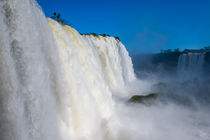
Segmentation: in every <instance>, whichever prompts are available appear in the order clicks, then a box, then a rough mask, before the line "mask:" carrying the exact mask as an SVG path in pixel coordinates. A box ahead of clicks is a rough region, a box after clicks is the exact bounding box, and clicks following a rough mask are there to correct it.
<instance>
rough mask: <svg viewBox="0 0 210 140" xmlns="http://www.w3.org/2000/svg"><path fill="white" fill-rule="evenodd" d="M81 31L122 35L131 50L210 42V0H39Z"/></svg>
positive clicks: (205, 44) (47, 13) (141, 50)
mask: <svg viewBox="0 0 210 140" xmlns="http://www.w3.org/2000/svg"><path fill="white" fill-rule="evenodd" d="M37 2H38V3H39V5H40V6H41V7H42V9H43V11H44V13H45V14H46V16H48V17H49V16H51V15H52V14H53V13H54V12H59V13H61V17H62V18H64V19H66V20H67V21H69V23H71V24H73V25H72V26H73V27H74V28H76V29H77V31H79V32H80V33H90V32H95V33H98V34H103V33H106V34H110V35H112V36H118V37H120V39H121V41H122V42H123V44H125V46H126V48H127V49H128V51H129V53H131V54H132V55H133V54H136V53H140V52H159V50H160V49H168V48H172V49H174V48H180V49H184V48H201V47H203V46H207V45H210V0H37Z"/></svg>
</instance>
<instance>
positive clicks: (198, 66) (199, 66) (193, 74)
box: [177, 53, 205, 80]
mask: <svg viewBox="0 0 210 140" xmlns="http://www.w3.org/2000/svg"><path fill="white" fill-rule="evenodd" d="M204 57H205V53H187V54H182V55H180V56H179V60H178V66H177V72H178V75H179V76H180V77H181V78H182V79H185V80H186V79H192V78H199V77H200V76H201V74H202V72H203V64H204Z"/></svg>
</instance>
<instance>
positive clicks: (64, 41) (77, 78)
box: [0, 0, 135, 140]
mask: <svg viewBox="0 0 210 140" xmlns="http://www.w3.org/2000/svg"><path fill="white" fill-rule="evenodd" d="M49 24H50V26H49ZM0 27H1V28H0V32H1V34H0V112H1V116H0V139H1V140H69V139H87V140H100V139H101V140H103V139H117V136H116V135H115V134H114V133H115V132H116V131H117V128H116V127H115V126H114V125H115V124H116V125H117V119H116V117H115V109H114V101H113V100H112V94H113V92H112V91H113V90H115V89H120V88H123V87H124V86H125V85H126V83H129V82H131V81H132V80H134V79H135V75H134V71H133V67H132V62H131V59H130V57H129V55H128V52H127V51H126V49H125V47H124V46H123V45H122V43H121V42H120V41H118V40H116V39H114V38H113V37H106V38H104V37H99V38H97V37H92V36H81V35H80V34H79V33H78V32H77V31H76V30H74V29H73V28H71V27H69V26H62V25H60V24H58V23H57V22H55V21H53V20H50V19H49V20H48V21H47V20H46V18H45V17H44V15H43V13H42V11H41V10H40V9H39V8H38V6H37V4H36V3H35V2H34V1H33V0H1V1H0ZM113 130H114V131H113Z"/></svg>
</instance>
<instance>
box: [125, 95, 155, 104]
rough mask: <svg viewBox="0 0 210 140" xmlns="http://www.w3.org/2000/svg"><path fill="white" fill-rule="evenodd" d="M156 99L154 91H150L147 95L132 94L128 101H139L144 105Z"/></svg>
mask: <svg viewBox="0 0 210 140" xmlns="http://www.w3.org/2000/svg"><path fill="white" fill-rule="evenodd" d="M156 99H157V94H156V93H150V94H147V95H134V96H132V97H131V98H130V99H129V100H128V102H130V103H141V104H146V105H151V104H153V103H154V101H155V100H156Z"/></svg>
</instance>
